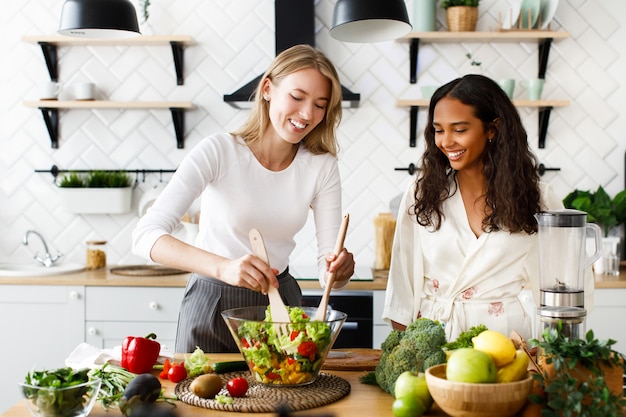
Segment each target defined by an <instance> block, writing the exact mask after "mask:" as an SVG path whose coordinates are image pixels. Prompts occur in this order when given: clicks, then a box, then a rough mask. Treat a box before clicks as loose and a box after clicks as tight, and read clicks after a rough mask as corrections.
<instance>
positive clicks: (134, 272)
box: [111, 265, 189, 277]
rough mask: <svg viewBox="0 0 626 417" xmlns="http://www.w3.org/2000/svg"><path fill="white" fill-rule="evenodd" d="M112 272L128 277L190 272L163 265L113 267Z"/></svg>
mask: <svg viewBox="0 0 626 417" xmlns="http://www.w3.org/2000/svg"><path fill="white" fill-rule="evenodd" d="M111 273H112V274H115V275H124V276H128V277H160V276H165V275H178V274H188V273H189V272H187V271H183V270H180V269H176V268H168V267H166V266H161V265H131V266H119V267H115V268H111Z"/></svg>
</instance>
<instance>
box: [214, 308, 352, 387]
mask: <svg viewBox="0 0 626 417" xmlns="http://www.w3.org/2000/svg"><path fill="white" fill-rule="evenodd" d="M288 309H289V317H290V319H291V321H290V322H288V323H279V322H272V320H271V311H270V308H269V306H267V307H266V306H254V307H243V308H235V309H231V310H226V311H223V312H222V317H223V318H224V320H225V321H226V324H227V325H228V328H229V329H230V332H231V334H232V336H233V338H234V339H235V342H236V343H237V346H238V347H239V350H240V351H241V354H242V355H243V357H244V359H245V361H246V362H247V364H248V368H249V369H250V372H251V373H252V376H253V377H254V379H255V381H256V382H257V383H259V384H263V385H268V386H299V385H306V384H310V383H312V382H313V381H315V379H316V378H317V376H318V375H319V372H320V369H322V364H323V363H324V360H325V359H326V356H327V355H328V352H329V351H330V348H331V347H332V345H333V343H334V342H335V339H336V338H337V336H338V335H339V331H340V330H341V327H342V326H343V323H344V322H345V320H346V318H347V314H346V313H343V312H341V311H338V310H332V309H330V308H328V309H327V312H326V320H325V321H313V320H312V317H315V312H316V311H317V308H314V307H288Z"/></svg>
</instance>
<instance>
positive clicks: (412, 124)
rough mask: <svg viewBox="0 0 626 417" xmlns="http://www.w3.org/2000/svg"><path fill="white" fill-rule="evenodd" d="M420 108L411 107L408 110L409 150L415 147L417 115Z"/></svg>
mask: <svg viewBox="0 0 626 417" xmlns="http://www.w3.org/2000/svg"><path fill="white" fill-rule="evenodd" d="M419 109H420V106H411V108H410V110H409V111H410V115H411V119H410V129H411V131H410V132H409V146H410V147H411V148H415V147H416V146H417V113H418V112H419Z"/></svg>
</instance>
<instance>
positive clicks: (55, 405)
mask: <svg viewBox="0 0 626 417" xmlns="http://www.w3.org/2000/svg"><path fill="white" fill-rule="evenodd" d="M101 383H102V380H101V379H91V380H89V381H87V382H84V383H82V384H78V385H73V386H71V387H66V388H50V387H40V386H35V385H29V384H26V383H20V384H19V388H20V392H21V393H22V396H23V397H24V402H25V403H26V407H27V408H28V411H30V413H31V414H32V416H33V417H86V416H88V415H89V413H90V412H91V409H92V408H93V406H94V404H95V402H96V399H97V398H98V391H99V390H100V385H101Z"/></svg>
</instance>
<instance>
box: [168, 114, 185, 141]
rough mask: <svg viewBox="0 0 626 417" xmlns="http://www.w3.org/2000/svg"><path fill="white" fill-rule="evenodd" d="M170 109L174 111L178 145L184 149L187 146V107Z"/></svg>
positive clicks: (173, 120) (173, 118)
mask: <svg viewBox="0 0 626 417" xmlns="http://www.w3.org/2000/svg"><path fill="white" fill-rule="evenodd" d="M170 111H171V112H172V122H173V123H174V131H175V132H176V147H177V148H178V149H183V148H184V147H185V109H183V108H180V107H170Z"/></svg>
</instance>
